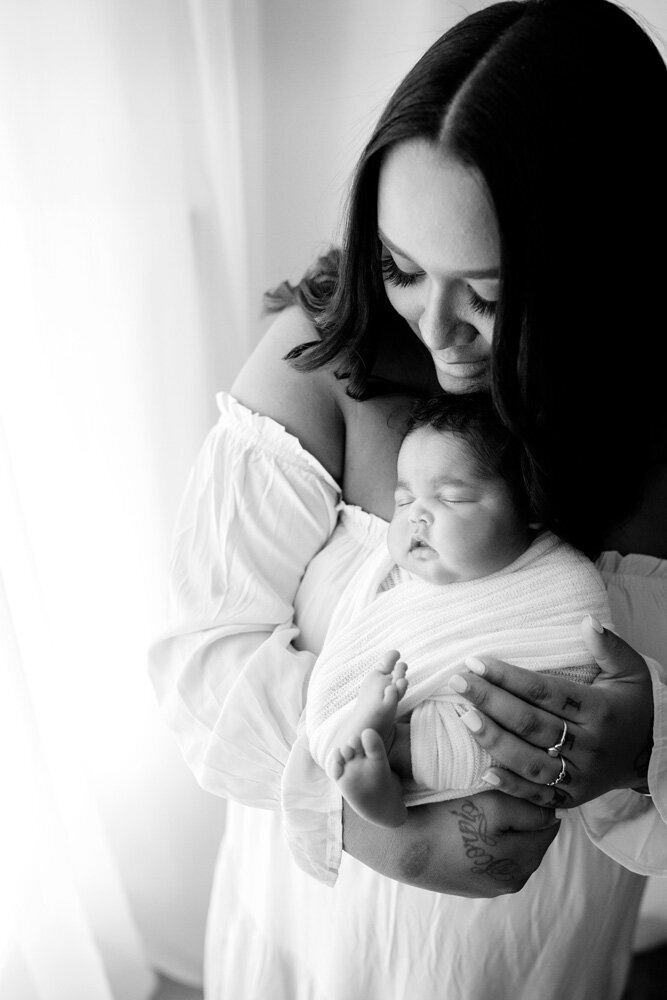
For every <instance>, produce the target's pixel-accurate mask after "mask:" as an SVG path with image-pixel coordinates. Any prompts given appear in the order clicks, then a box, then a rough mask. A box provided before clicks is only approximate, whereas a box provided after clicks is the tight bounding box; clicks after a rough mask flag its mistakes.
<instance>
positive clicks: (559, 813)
mask: <svg viewBox="0 0 667 1000" xmlns="http://www.w3.org/2000/svg"><path fill="white" fill-rule="evenodd" d="M554 816H555V817H556V819H565V817H566V816H567V809H556V810H555V812H554Z"/></svg>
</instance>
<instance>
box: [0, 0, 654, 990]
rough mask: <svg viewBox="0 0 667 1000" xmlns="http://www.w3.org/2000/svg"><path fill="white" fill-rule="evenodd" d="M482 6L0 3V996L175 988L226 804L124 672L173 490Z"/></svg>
mask: <svg viewBox="0 0 667 1000" xmlns="http://www.w3.org/2000/svg"><path fill="white" fill-rule="evenodd" d="M483 5H485V4H480V3H476V2H474V0H468V2H467V3H464V4H462V3H460V2H459V0H415V2H414V3H411V4H409V5H407V4H405V3H404V2H403V0H366V2H364V3H363V4H359V3H357V2H356V0H340V2H337V3H335V4H332V3H330V0H280V2H274V0H58V2H57V3H54V2H53V0H14V2H12V0H0V275H1V276H2V281H1V287H2V294H0V787H1V788H2V795H3V820H2V822H0V886H2V891H0V996H3V997H4V996H7V997H8V998H9V997H11V998H12V1000H79V998H80V1000H144V998H146V997H148V996H149V994H150V992H151V990H152V988H153V982H154V981H153V976H152V972H151V970H152V969H155V968H157V969H159V970H161V971H163V972H166V973H167V974H170V975H172V976H173V977H174V978H178V979H182V980H183V981H185V982H191V983H197V982H198V981H200V974H201V953H202V945H203V935H204V921H205V913H206V905H207V896H208V891H209V885H210V879H211V873H212V868H213V864H214V859H215V853H216V849H217V846H218V843H219V841H220V838H221V836H222V834H223V829H224V804H223V803H221V802H218V801H216V800H215V799H213V797H211V796H208V795H206V794H205V793H203V792H201V791H200V790H199V789H198V788H197V787H196V785H195V783H194V781H193V779H192V778H191V776H190V774H189V772H188V771H187V770H186V768H185V766H184V765H183V763H182V762H181V760H180V757H179V756H178V754H177V752H176V750H175V747H174V744H173V741H172V739H171V736H170V735H169V734H168V733H167V732H166V731H165V729H164V727H163V724H162V721H161V719H160V718H159V716H158V713H157V710H156V708H155V704H154V699H153V694H152V691H151V690H150V688H149V685H148V682H147V679H146V671H145V654H146V647H147V645H148V643H149V642H150V641H151V640H152V639H153V638H154V637H155V635H156V634H157V633H158V632H159V630H160V628H161V627H162V623H163V621H164V618H165V614H166V608H165V578H166V568H167V558H168V545H169V536H170V531H171V525H172V523H173V520H174V517H175V513H176V508H177V505H178V501H179V497H180V494H181V492H182V489H183V486H184V483H185V479H186V476H187V472H188V469H189V467H190V465H191V463H192V461H193V458H194V456H195V454H196V451H197V448H198V447H199V445H200V443H201V441H202V439H203V437H204V434H205V432H206V430H207V429H208V427H209V426H210V424H211V423H212V421H213V420H214V419H215V406H214V396H215V392H216V391H217V390H218V389H220V388H226V387H228V386H229V384H230V383H231V381H232V379H233V377H234V375H235V373H236V371H237V370H238V368H239V367H240V365H241V364H242V362H243V360H244V359H245V357H246V356H247V354H248V353H249V351H250V349H251V347H252V345H253V344H254V343H255V341H256V340H257V338H258V337H259V335H260V332H261V323H260V322H259V303H260V294H261V290H262V289H263V288H266V287H268V286H270V285H271V284H274V283H277V282H278V281H280V280H282V279H283V278H285V277H290V278H296V277H298V275H299V274H300V273H301V271H302V269H303V268H304V267H305V266H306V265H307V264H308V263H309V261H310V260H311V259H312V257H313V256H314V254H316V253H317V251H318V250H319V249H322V248H324V247H325V246H326V245H327V244H328V243H329V242H330V240H331V239H332V238H333V237H334V236H335V233H336V226H337V220H338V218H339V214H340V207H341V203H342V201H343V198H344V195H345V192H346V185H347V180H348V177H349V174H350V171H351V168H352V165H353V163H354V160H355V158H356V155H357V154H358V152H359V150H360V148H361V146H362V144H363V142H364V140H365V138H366V136H367V134H368V131H369V129H370V127H371V125H372V122H373V120H374V118H375V117H376V115H377V113H378V111H379V110H380V108H381V106H382V104H383V102H384V100H385V99H386V96H387V94H388V93H389V91H390V90H391V88H392V87H393V86H394V85H395V83H396V82H397V81H398V80H399V79H400V77H401V76H402V75H403V73H404V72H405V71H406V69H407V68H408V67H409V66H410V65H412V63H414V61H415V60H416V59H417V57H418V56H419V55H420V54H421V53H422V52H423V51H424V50H425V49H426V48H427V46H428V45H429V44H430V42H431V41H432V40H433V39H434V38H435V37H436V36H437V35H438V34H440V32H441V31H442V30H444V29H445V28H446V27H448V26H449V25H450V24H452V23H453V22H454V21H455V20H457V19H458V18H459V17H461V16H462V15H463V14H464V13H465V12H466V11H467V10H471V9H474V8H476V7H477V6H483ZM642 11H643V12H644V14H645V15H646V16H647V17H648V18H649V19H652V20H653V21H654V23H658V26H659V27H660V24H659V20H658V19H659V12H658V4H656V3H655V0H646V2H644V3H643V4H642ZM663 19H664V15H663Z"/></svg>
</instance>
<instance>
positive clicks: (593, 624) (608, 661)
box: [581, 615, 646, 683]
mask: <svg viewBox="0 0 667 1000" xmlns="http://www.w3.org/2000/svg"><path fill="white" fill-rule="evenodd" d="M600 630H601V631H600ZM581 634H582V636H583V639H584V642H585V643H586V645H587V647H588V649H589V651H590V653H591V655H592V656H593V657H594V659H595V661H596V663H597V665H598V666H599V668H600V670H602V672H603V673H604V674H605V675H607V676H606V678H601V680H602V679H610V678H611V677H615V678H617V679H621V678H623V679H626V680H630V681H638V682H640V683H641V682H643V681H644V680H645V678H646V661H645V660H644V657H643V656H642V655H641V654H640V653H638V652H637V650H636V649H633V648H632V646H629V645H628V644H627V642H625V641H624V640H623V639H621V637H620V636H619V635H616V633H615V632H612V631H610V629H603V628H602V626H601V625H600V623H599V622H597V621H596V620H595V619H594V618H591V616H590V615H587V616H586V618H584V620H583V622H582V623H581Z"/></svg>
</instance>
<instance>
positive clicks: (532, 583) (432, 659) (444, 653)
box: [306, 532, 611, 805]
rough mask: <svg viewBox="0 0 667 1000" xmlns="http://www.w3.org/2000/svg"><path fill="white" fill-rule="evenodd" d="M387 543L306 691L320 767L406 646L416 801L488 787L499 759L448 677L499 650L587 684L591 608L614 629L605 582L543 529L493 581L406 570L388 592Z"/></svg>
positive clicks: (337, 616)
mask: <svg viewBox="0 0 667 1000" xmlns="http://www.w3.org/2000/svg"><path fill="white" fill-rule="evenodd" d="M392 566H393V563H392V559H391V556H390V555H389V553H388V551H386V550H382V549H380V550H379V551H378V554H377V557H376V558H372V559H370V560H368V561H367V562H366V563H365V564H364V565H363V566H362V567H360V569H359V571H358V572H357V573H356V574H355V576H354V577H353V579H352V580H351V582H350V584H349V585H348V587H347V588H346V590H345V592H344V593H343V595H342V597H341V599H340V601H339V603H338V604H337V606H336V609H335V611H334V613H333V617H332V619H331V624H330V626H329V630H328V632H327V639H326V642H325V645H324V648H323V650H322V654H321V656H320V657H319V659H318V660H317V663H316V664H315V667H314V670H313V674H312V677H311V680H310V684H309V688H308V699H307V706H306V731H307V735H308V739H309V745H310V751H311V754H312V755H313V757H314V759H315V760H316V761H317V763H318V764H319V765H320V766H321V767H325V766H326V762H327V758H328V756H329V754H330V752H331V750H332V749H334V747H336V746H337V745H338V743H337V733H338V732H339V729H340V726H341V724H342V723H343V722H344V721H345V720H346V719H347V717H348V716H349V714H350V712H351V710H352V707H353V705H354V702H355V699H356V697H357V694H358V691H359V686H360V684H361V681H362V679H363V678H364V677H365V676H366V674H368V672H369V671H370V670H373V669H374V668H376V667H377V665H378V661H379V658H380V656H381V655H382V654H383V653H384V652H386V651H387V650H390V649H397V650H399V652H400V654H401V658H402V659H403V660H405V662H406V663H407V664H408V673H407V677H408V681H409V685H408V690H407V693H406V695H405V697H404V698H403V700H402V701H401V702H400V704H399V714H398V718H399V719H400V718H405V717H406V716H408V715H410V714H411V713H412V716H411V724H410V733H411V737H410V738H411V751H412V768H413V775H414V786H413V789H412V790H411V791H410V792H409V793H408V794H406V797H405V801H406V802H407V803H408V804H410V805H414V804H417V803H421V802H428V801H437V800H440V799H444V798H452V797H457V796H458V795H459V794H460V793H461V792H462V791H466V792H469V793H470V792H473V791H481V790H482V789H484V788H486V789H488V785H484V784H483V783H482V782H481V781H480V779H481V775H482V773H483V771H484V770H485V769H486V767H488V766H489V764H491V763H492V760H491V758H490V757H489V755H488V754H487V753H486V752H485V751H483V750H481V748H480V747H479V746H478V745H477V744H476V743H475V741H474V740H473V739H472V737H471V736H470V734H469V732H468V731H467V729H466V727H465V726H464V725H463V723H462V722H461V721H460V718H459V715H460V710H465V708H467V707H468V706H463V705H462V703H461V698H460V697H459V696H457V695H456V694H454V693H453V692H452V691H451V689H450V688H449V687H448V686H447V679H448V678H449V677H450V676H451V675H452V674H454V673H456V672H457V671H459V670H462V669H463V670H465V664H464V661H465V659H466V657H468V656H481V657H483V656H487V655H488V656H494V657H497V658H499V659H502V660H507V661H509V662H511V663H514V664H516V665H517V666H519V667H525V668H527V669H530V670H539V671H556V672H558V673H561V674H562V673H565V674H566V676H568V677H569V678H570V679H571V680H576V681H578V682H579V683H583V684H590V683H591V682H592V680H593V678H594V677H595V676H596V674H597V673H598V668H597V665H596V664H595V661H594V660H593V659H592V657H591V655H590V653H589V652H588V650H587V648H586V646H585V644H584V642H583V639H582V638H581V634H580V625H581V620H582V618H583V616H584V615H585V614H592V615H593V616H594V617H596V618H598V619H599V620H600V621H601V622H602V624H604V625H605V626H607V627H610V626H611V617H610V611H609V604H608V601H607V595H606V591H605V587H604V584H603V582H602V579H601V577H600V575H599V574H598V572H597V570H596V569H595V567H594V566H593V564H592V563H591V562H590V561H589V560H588V559H587V558H586V557H585V556H583V555H582V554H581V553H580V552H578V551H577V550H575V549H573V548H572V547H571V546H569V545H566V544H565V543H564V542H562V541H560V539H558V538H557V537H556V536H555V535H553V534H551V533H549V532H545V533H544V534H542V535H540V536H539V537H538V538H537V539H536V540H535V541H534V542H533V543H532V545H531V546H530V547H529V548H528V549H527V550H526V551H525V552H524V553H523V554H522V555H521V556H519V558H518V559H516V560H515V561H514V562H513V563H511V564H510V565H509V566H507V567H505V568H504V569H502V570H499V571H498V572H496V573H493V574H492V575H491V576H488V577H483V578H481V579H477V580H468V581H464V582H459V583H451V584H447V585H444V586H437V585H435V584H432V583H427V582H425V581H423V580H421V579H419V578H418V577H415V576H413V575H411V574H409V573H407V572H406V571H399V576H398V579H399V582H398V583H397V584H396V585H395V586H393V587H391V588H390V589H388V590H381V591H380V588H381V587H382V584H383V581H385V579H386V578H387V575H388V574H389V573H390V572H391V570H392Z"/></svg>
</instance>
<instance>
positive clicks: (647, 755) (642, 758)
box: [632, 719, 653, 778]
mask: <svg viewBox="0 0 667 1000" xmlns="http://www.w3.org/2000/svg"><path fill="white" fill-rule="evenodd" d="M652 750H653V719H651V725H650V727H649V731H648V733H647V735H646V743H645V744H644V746H643V748H642V749H641V750H640V751H639V753H638V754H637V756H636V757H635V759H634V760H633V762H632V764H633V767H634V769H635V774H636V775H637V776H638V777H640V778H645V777H646V775H647V773H648V765H649V761H650V759H651V751H652Z"/></svg>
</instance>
